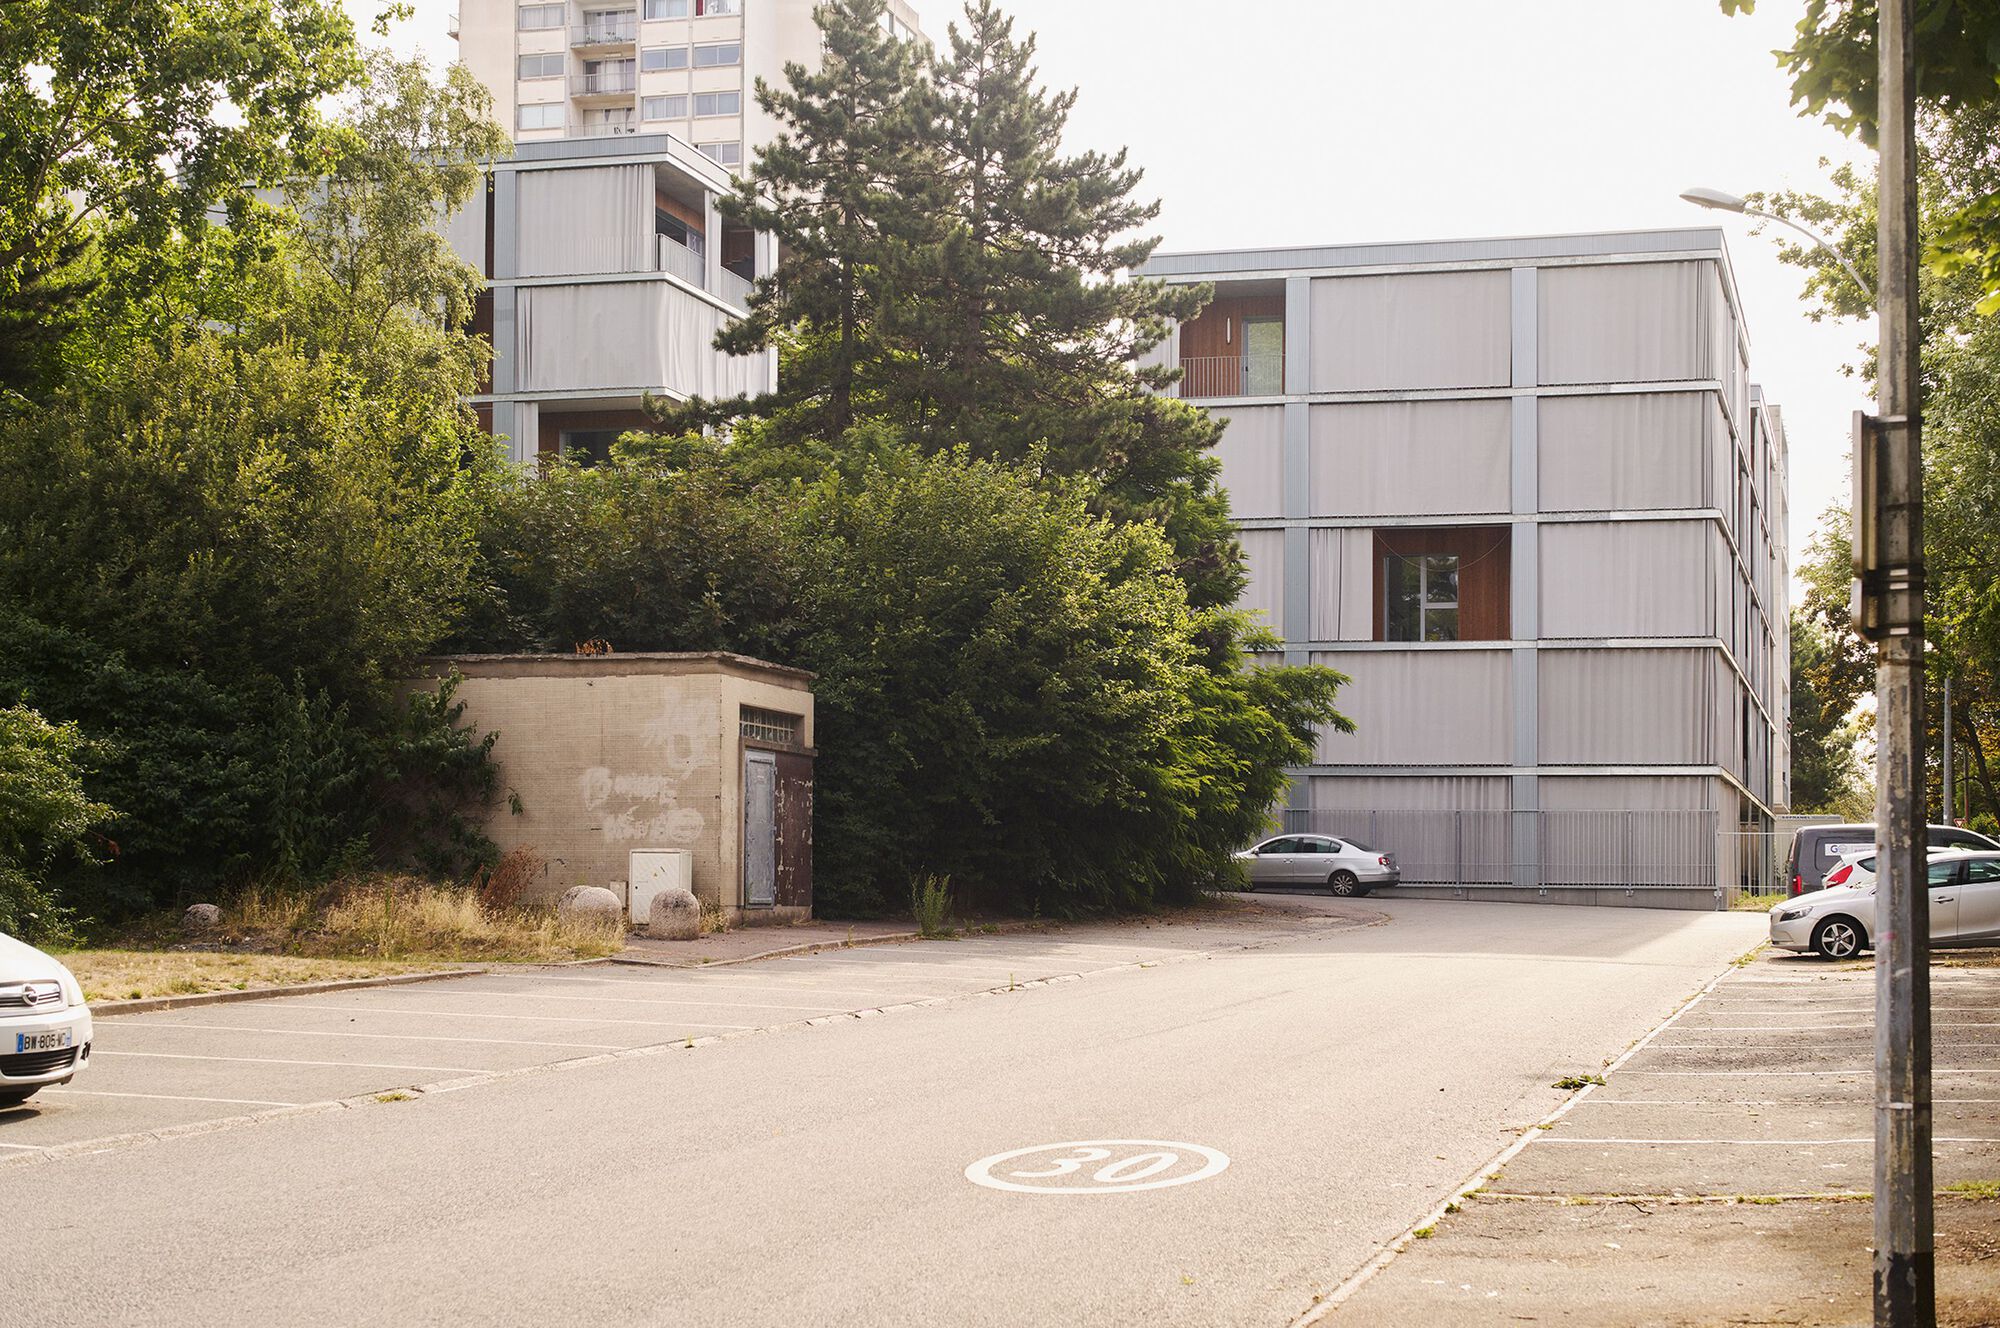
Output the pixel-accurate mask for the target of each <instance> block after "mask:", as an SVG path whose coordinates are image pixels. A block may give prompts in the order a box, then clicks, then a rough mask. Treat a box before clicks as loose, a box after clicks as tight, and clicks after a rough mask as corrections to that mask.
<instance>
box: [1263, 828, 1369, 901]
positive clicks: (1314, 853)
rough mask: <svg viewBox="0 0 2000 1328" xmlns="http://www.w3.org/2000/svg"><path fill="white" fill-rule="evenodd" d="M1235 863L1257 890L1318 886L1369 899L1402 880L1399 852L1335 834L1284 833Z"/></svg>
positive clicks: (1338, 893)
mask: <svg viewBox="0 0 2000 1328" xmlns="http://www.w3.org/2000/svg"><path fill="white" fill-rule="evenodd" d="M1236 860H1237V861H1238V862H1240V863H1242V864H1243V866H1244V868H1245V870H1246V871H1248V873H1249V875H1250V888H1251V889H1253V890H1261V889H1264V888H1266V887H1269V886H1280V887H1283V886H1291V887H1303V886H1320V887H1323V888H1325V889H1328V890H1331V891H1332V892H1333V893H1335V894H1337V895H1365V894H1367V893H1368V892H1369V891H1370V890H1372V889H1374V888H1375V887H1376V886H1378V885H1395V884H1396V883H1397V882H1399V881H1401V880H1402V879H1403V874H1402V872H1401V871H1400V870H1399V869H1398V868H1397V866H1396V855H1395V854H1393V853H1378V852H1376V851H1375V850H1374V849H1372V848H1369V847H1368V846H1367V845H1366V844H1364V843H1362V842H1361V841H1360V840H1358V839H1341V838H1337V837H1335V836H1333V835H1280V836H1278V837H1277V838H1276V839H1267V840H1265V841H1264V842H1263V843H1261V844H1258V845H1256V846H1255V847H1253V848H1250V849H1247V850H1245V851H1244V852H1242V853H1238V854H1237V855H1236Z"/></svg>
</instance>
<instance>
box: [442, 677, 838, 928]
mask: <svg viewBox="0 0 2000 1328" xmlns="http://www.w3.org/2000/svg"><path fill="white" fill-rule="evenodd" d="M430 663H431V665H432V666H433V668H434V670H435V672H434V674H433V676H442V675H443V674H445V673H446V672H448V671H450V670H456V671H457V672H458V673H459V674H460V675H461V681H460V683H459V687H458V693H457V696H458V699H459V700H461V701H463V702H465V706H466V713H465V721H466V722H467V723H469V724H471V725H472V726H473V727H474V728H475V729H477V730H479V731H480V732H497V733H498V734H499V735H500V736H499V739H498V741H497V742H496V743H495V745H494V749H493V750H494V757H495V759H496V760H497V761H498V763H499V766H500V778H501V795H500V798H499V800H498V801H497V803H496V804H495V806H494V808H493V810H492V813H491V815H490V816H489V818H488V822H487V833H488V834H490V835H491V836H492V837H493V839H494V841H495V842H496V843H498V844H499V845H500V847H501V848H502V849H503V850H510V849H514V848H522V847H526V848H530V849H532V850H533V851H534V852H535V853H537V854H538V855H540V856H541V857H543V858H544V859H546V860H547V861H548V864H549V869H548V872H547V875H546V877H545V878H544V882H543V884H542V886H541V887H540V891H541V893H542V894H544V895H546V896H550V897H553V896H555V895H559V894H561V893H562V892H563V891H564V890H567V889H569V888H570V887H572V886H577V885H602V886H608V887H610V888H612V889H614V890H620V889H621V886H622V883H623V882H625V881H626V879H627V862H628V857H627V855H628V854H629V853H630V852H631V851H632V850H633V849H640V848H669V849H686V850H689V851H690V852H691V853H692V854H693V855H694V888H695V893H696V894H697V895H698V896H700V897H701V899H702V900H703V902H704V903H706V904H709V905H710V906H719V907H721V908H722V909H723V910H724V911H725V912H728V913H730V914H731V915H732V916H735V917H739V918H742V919H743V920H746V921H760V920H777V915H778V914H780V913H781V912H782V914H783V916H785V917H791V916H796V915H797V914H798V913H799V912H801V911H805V910H782V911H781V910H773V909H760V910H753V911H752V912H753V913H754V914H756V915H757V916H751V917H745V916H744V914H743V909H742V905H743V793H742V789H743V747H744V739H743V738H742V737H741V736H740V727H739V721H740V716H741V711H742V708H743V707H745V706H754V707H758V708H761V709H765V710H773V711H779V712H782V713H785V714H791V715H798V716H800V717H801V720H802V725H801V734H800V743H799V747H800V748H802V749H805V750H810V748H811V744H812V741H813V727H812V725H813V698H812V693H811V691H810V690H809V685H810V675H808V674H805V673H802V672H799V671H797V670H793V669H785V668H781V667H779V666H777V665H772V664H766V663H763V662H762V661H758V660H751V659H747V658H745V657H742V656H733V655H720V654H705V655H664V654H632V655H605V656H591V657H581V656H561V655H556V656H526V655H485V656H478V655H473V656H455V657H450V658H445V659H439V660H434V661H430ZM517 801H518V806H519V808H520V810H519V811H518V812H516V811H514V810H513V806H514V804H515V803H516V802H517Z"/></svg>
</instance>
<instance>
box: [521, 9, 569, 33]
mask: <svg viewBox="0 0 2000 1328" xmlns="http://www.w3.org/2000/svg"><path fill="white" fill-rule="evenodd" d="M568 9H569V6H568V5H522V6H521V17H520V19H519V21H518V24H517V26H518V27H519V28H520V29H521V31H523V32H539V31H542V30H543V29H545V28H559V27H561V26H562V25H563V19H564V17H565V15H566V13H567V11H568Z"/></svg>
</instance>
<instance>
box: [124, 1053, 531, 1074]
mask: <svg viewBox="0 0 2000 1328" xmlns="http://www.w3.org/2000/svg"><path fill="white" fill-rule="evenodd" d="M92 1054H93V1055H96V1056H133V1057H138V1058H140V1059H144V1060H152V1061H228V1062H231V1063H234V1064H239V1065H312V1066H317V1067H319V1068H321V1069H326V1070H424V1071H427V1072H432V1073H437V1074H490V1073H492V1072H491V1071H490V1070H483V1069H474V1068H472V1067H471V1066H467V1065H385V1064H383V1063H381V1062H379V1061H289V1060H278V1059H276V1058H275V1057H270V1056H189V1055H183V1054H182V1053H179V1052H172V1051H99V1052H93V1053H92Z"/></svg>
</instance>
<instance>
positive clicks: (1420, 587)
mask: <svg viewBox="0 0 2000 1328" xmlns="http://www.w3.org/2000/svg"><path fill="white" fill-rule="evenodd" d="M1382 584H1383V585H1384V586H1385V587H1386V588H1387V589H1386V592H1385V593H1386V598H1385V599H1384V600H1383V603H1382V623H1383V628H1384V636H1385V638H1386V639H1388V640H1390V641H1456V640H1458V555H1457V554H1455V553H1426V554H1419V555H1418V556H1416V557H1414V558H1406V557H1404V556H1403V555H1401V554H1397V553H1392V554H1390V555H1389V556H1388V557H1386V558H1384V559H1383V560H1382Z"/></svg>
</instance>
